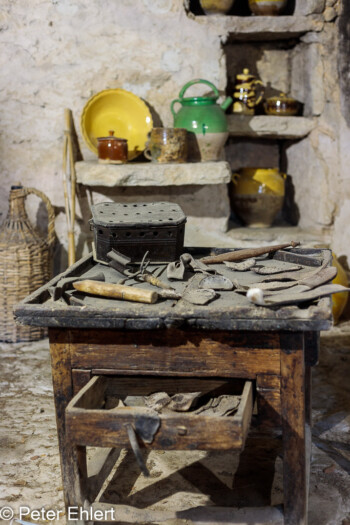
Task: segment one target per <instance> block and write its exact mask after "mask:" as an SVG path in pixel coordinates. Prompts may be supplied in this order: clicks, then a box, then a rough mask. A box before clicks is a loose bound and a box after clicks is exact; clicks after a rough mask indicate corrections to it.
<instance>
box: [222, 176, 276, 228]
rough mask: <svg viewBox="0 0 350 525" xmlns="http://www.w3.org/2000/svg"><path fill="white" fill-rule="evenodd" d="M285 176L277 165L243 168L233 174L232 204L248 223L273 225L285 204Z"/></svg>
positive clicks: (250, 225)
mask: <svg viewBox="0 0 350 525" xmlns="http://www.w3.org/2000/svg"><path fill="white" fill-rule="evenodd" d="M285 178H286V175H285V174H284V173H280V171H279V170H278V169H277V168H268V169H265V168H242V169H241V170H240V171H239V172H238V173H234V174H233V175H232V183H233V184H232V191H231V201H232V205H233V208H234V211H235V213H236V214H237V215H238V217H239V218H240V219H242V221H243V222H244V223H245V224H246V225H247V226H249V227H251V228H264V227H268V226H271V224H272V223H273V221H274V219H275V217H276V216H277V214H278V212H279V211H280V210H281V209H282V206H283V200H284V190H285V188H284V181H285Z"/></svg>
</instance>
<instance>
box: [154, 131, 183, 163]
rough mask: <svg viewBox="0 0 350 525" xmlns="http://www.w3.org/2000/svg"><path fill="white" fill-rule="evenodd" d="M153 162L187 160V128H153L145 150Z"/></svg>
mask: <svg viewBox="0 0 350 525" xmlns="http://www.w3.org/2000/svg"><path fill="white" fill-rule="evenodd" d="M144 154H145V157H146V158H147V159H149V160H152V161H153V162H161V163H164V162H186V160H187V130H186V129H183V128H153V129H152V131H151V133H150V138H149V140H148V142H147V144H146V149H145V151H144Z"/></svg>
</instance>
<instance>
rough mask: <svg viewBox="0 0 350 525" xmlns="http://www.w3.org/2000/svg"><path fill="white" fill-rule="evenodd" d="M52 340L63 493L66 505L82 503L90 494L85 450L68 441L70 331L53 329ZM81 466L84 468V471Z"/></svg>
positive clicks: (52, 363) (70, 386)
mask: <svg viewBox="0 0 350 525" xmlns="http://www.w3.org/2000/svg"><path fill="white" fill-rule="evenodd" d="M49 339H50V353H51V367H52V382H53V390H54V400H55V407H56V424H57V434H58V443H59V452H60V461H61V471H62V479H63V495H64V500H65V504H66V507H69V506H70V505H82V504H83V503H84V500H85V497H86V493H85V488H86V484H85V475H86V471H85V468H84V460H85V450H84V449H82V448H79V447H76V446H75V445H72V444H71V443H70V442H69V441H68V439H67V433H66V422H65V410H66V407H67V404H68V402H69V401H70V399H71V398H72V396H73V385H72V376H71V362H70V345H69V340H68V334H67V333H66V332H65V331H62V330H53V329H50V330H49ZM79 466H80V467H81V469H82V470H81V471H80V473H79ZM80 475H81V478H80Z"/></svg>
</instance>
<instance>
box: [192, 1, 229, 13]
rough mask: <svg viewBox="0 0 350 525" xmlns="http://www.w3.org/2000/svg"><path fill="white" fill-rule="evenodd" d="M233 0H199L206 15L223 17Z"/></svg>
mask: <svg viewBox="0 0 350 525" xmlns="http://www.w3.org/2000/svg"><path fill="white" fill-rule="evenodd" d="M233 2H234V0H199V3H200V5H201V8H202V9H203V11H204V13H205V14H206V15H225V14H226V13H227V12H228V11H229V10H230V9H231V7H232V6H233Z"/></svg>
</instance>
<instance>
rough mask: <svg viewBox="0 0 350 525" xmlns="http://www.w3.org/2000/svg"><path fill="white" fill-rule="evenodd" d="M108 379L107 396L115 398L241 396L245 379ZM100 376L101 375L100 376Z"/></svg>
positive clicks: (123, 377) (133, 377)
mask: <svg viewBox="0 0 350 525" xmlns="http://www.w3.org/2000/svg"><path fill="white" fill-rule="evenodd" d="M112 372H113V373H114V374H116V376H117V377H108V383H107V389H106V395H107V396H108V395H113V396H125V395H134V396H147V395H149V394H153V393H154V392H167V394H169V395H173V394H178V393H186V392H202V393H203V394H204V393H209V392H210V393H211V395H213V396H214V395H216V396H219V395H222V394H232V395H240V394H241V393H242V391H243V388H244V384H245V380H244V379H214V378H213V379H212V378H197V377H188V378H184V377H176V378H172V377H157V376H152V377H147V376H139V377H138V376H137V375H136V376H135V375H134V376H132V377H129V376H118V373H117V372H116V371H112ZM99 375H100V374H99Z"/></svg>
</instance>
